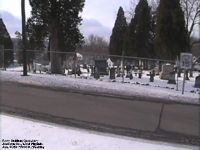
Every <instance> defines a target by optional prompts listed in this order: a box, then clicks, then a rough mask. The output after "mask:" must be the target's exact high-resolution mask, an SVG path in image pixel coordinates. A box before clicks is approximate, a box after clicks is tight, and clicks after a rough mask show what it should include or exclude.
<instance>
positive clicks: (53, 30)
mask: <svg viewBox="0 0 200 150" xmlns="http://www.w3.org/2000/svg"><path fill="white" fill-rule="evenodd" d="M29 1H30V5H31V6H32V18H34V19H35V21H36V22H40V24H45V26H46V27H47V30H48V32H49V39H50V51H57V52H59V51H67V52H69V51H74V50H75V49H76V48H77V47H78V46H79V45H80V43H81V42H82V41H83V36H82V34H81V33H80V31H79V25H80V22H81V20H82V19H81V17H80V15H79V12H81V11H82V9H83V6H84V2H85V0H70V1H66V0H42V1H41V0H29ZM61 58H62V57H61V55H60V54H58V53H54V52H51V54H50V59H51V72H52V73H62V63H61V62H62V60H61Z"/></svg>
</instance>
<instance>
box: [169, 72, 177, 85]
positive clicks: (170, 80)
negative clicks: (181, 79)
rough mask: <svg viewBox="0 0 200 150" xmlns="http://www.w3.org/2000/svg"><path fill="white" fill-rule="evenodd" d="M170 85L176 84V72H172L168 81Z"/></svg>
mask: <svg viewBox="0 0 200 150" xmlns="http://www.w3.org/2000/svg"><path fill="white" fill-rule="evenodd" d="M167 83H168V84H176V79H175V71H173V72H171V73H170V75H169V79H168V82H167Z"/></svg>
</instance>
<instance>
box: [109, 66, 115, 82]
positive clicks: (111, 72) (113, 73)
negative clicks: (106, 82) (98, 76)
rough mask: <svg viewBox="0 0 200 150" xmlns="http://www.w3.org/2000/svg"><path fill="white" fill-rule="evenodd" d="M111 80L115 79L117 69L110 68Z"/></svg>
mask: <svg viewBox="0 0 200 150" xmlns="http://www.w3.org/2000/svg"><path fill="white" fill-rule="evenodd" d="M110 79H111V80H113V79H115V68H110Z"/></svg>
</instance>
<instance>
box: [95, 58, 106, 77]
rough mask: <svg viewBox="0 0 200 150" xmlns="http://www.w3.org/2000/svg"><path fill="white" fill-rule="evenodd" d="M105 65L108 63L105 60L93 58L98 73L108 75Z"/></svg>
mask: <svg viewBox="0 0 200 150" xmlns="http://www.w3.org/2000/svg"><path fill="white" fill-rule="evenodd" d="M107 67H108V64H107V61H106V60H95V68H97V69H98V72H99V74H100V75H108V72H107Z"/></svg>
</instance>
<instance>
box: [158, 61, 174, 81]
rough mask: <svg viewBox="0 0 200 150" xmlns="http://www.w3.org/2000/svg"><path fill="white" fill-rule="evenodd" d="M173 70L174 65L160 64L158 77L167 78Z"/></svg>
mask: <svg viewBox="0 0 200 150" xmlns="http://www.w3.org/2000/svg"><path fill="white" fill-rule="evenodd" d="M172 72H174V66H173V65H171V64H165V65H163V66H162V71H161V74H160V79H163V80H169V79H170V77H171V73H172Z"/></svg>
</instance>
